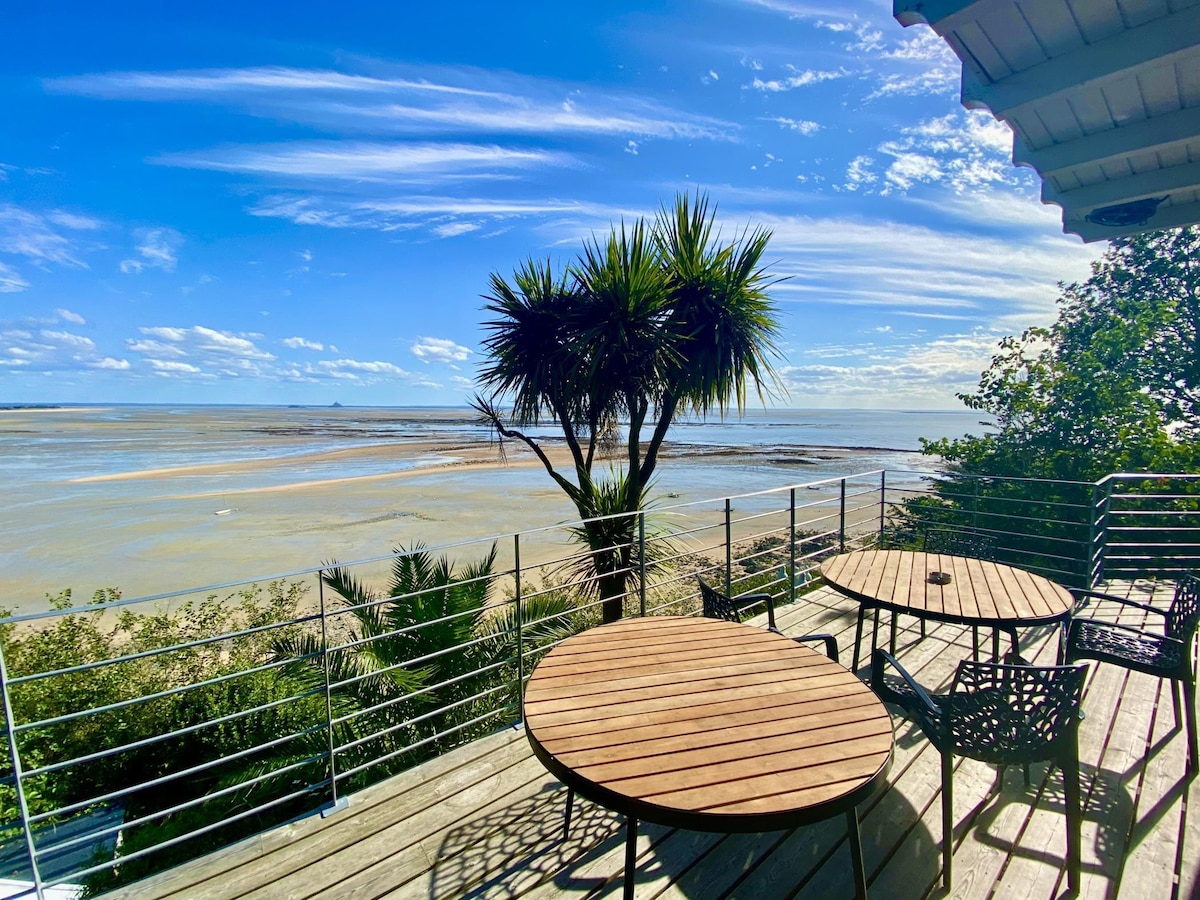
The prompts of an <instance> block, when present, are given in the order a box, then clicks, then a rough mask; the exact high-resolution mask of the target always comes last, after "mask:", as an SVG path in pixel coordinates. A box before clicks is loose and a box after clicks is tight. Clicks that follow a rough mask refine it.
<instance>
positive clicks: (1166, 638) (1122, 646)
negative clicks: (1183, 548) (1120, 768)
mask: <svg viewBox="0 0 1200 900" xmlns="http://www.w3.org/2000/svg"><path fill="white" fill-rule="evenodd" d="M1071 593H1072V594H1074V595H1075V600H1076V605H1075V609H1074V611H1073V612H1072V613H1071V618H1070V620H1068V622H1067V623H1066V625H1065V626H1064V628H1063V641H1062V644H1061V647H1060V653H1059V656H1060V659H1061V660H1062V661H1064V662H1068V663H1070V662H1075V661H1076V660H1079V659H1094V660H1096V661H1097V662H1106V663H1112V664H1113V665H1117V666H1123V667H1124V668H1126V669H1132V670H1133V671H1134V672H1143V673H1145V674H1147V675H1154V676H1157V677H1158V678H1166V679H1169V680H1170V681H1171V696H1172V699H1173V700H1174V703H1175V724H1176V726H1177V727H1183V726H1184V724H1185V722H1186V726H1187V735H1188V774H1189V775H1192V776H1194V775H1196V774H1197V772H1200V744H1198V743H1197V737H1196V671H1195V668H1194V667H1193V664H1192V641H1193V638H1194V636H1195V634H1196V624H1197V622H1198V621H1200V578H1197V577H1196V576H1195V575H1184V576H1182V577H1180V579H1179V580H1178V581H1177V582H1176V584H1175V596H1174V598H1173V599H1172V600H1171V605H1170V607H1168V608H1167V609H1160V608H1158V607H1154V606H1150V605H1148V604H1146V603H1139V602H1138V601H1136V600H1130V599H1128V598H1125V597H1115V596H1113V595H1111V594H1102V593H1099V592H1097V591H1084V590H1076V589H1072V590H1071ZM1094 601H1099V602H1103V603H1116V604H1120V606H1121V608H1122V609H1123V610H1140V611H1141V615H1142V617H1143V619H1144V621H1145V625H1141V626H1139V625H1132V624H1128V623H1124V622H1120V621H1111V620H1105V619H1099V618H1093V617H1091V616H1082V615H1080V613H1082V612H1083V611H1084V609H1086V608H1087V607H1088V606H1089V605H1091V604H1092V603H1093V602H1094ZM1155 626H1157V627H1155ZM1181 687H1182V689H1183V696H1184V699H1185V703H1184V705H1185V706H1186V707H1187V708H1186V709H1185V710H1184V711H1183V713H1184V714H1181V713H1180V709H1179V707H1180V702H1179V692H1180V688H1181Z"/></svg>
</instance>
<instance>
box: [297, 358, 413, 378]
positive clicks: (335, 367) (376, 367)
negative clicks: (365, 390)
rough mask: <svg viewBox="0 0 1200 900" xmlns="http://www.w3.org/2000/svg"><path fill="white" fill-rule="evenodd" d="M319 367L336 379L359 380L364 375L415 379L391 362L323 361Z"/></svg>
mask: <svg viewBox="0 0 1200 900" xmlns="http://www.w3.org/2000/svg"><path fill="white" fill-rule="evenodd" d="M317 366H318V367H319V368H320V369H321V370H323V371H324V372H326V373H328V374H329V375H332V376H333V377H334V378H346V379H353V380H358V379H359V378H360V377H361V376H362V375H367V376H392V377H398V378H412V377H414V376H413V374H412V373H411V372H407V371H405V370H404V369H402V368H400V367H399V366H397V365H395V364H394V363H390V362H380V361H373V362H362V361H360V360H356V359H336V360H328V359H326V360H321V362H319V363H318V364H317Z"/></svg>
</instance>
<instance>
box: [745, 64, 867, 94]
mask: <svg viewBox="0 0 1200 900" xmlns="http://www.w3.org/2000/svg"><path fill="white" fill-rule="evenodd" d="M787 68H788V71H789V72H790V74H788V75H785V76H784V77H782V78H755V79H754V80H753V81H752V82H750V84H749V85H748V87H751V88H754V89H755V90H758V91H767V92H769V93H773V94H777V93H780V92H781V91H794V90H795V89H796V88H802V87H807V86H808V85H810V84H820V83H821V82H822V81H833V80H834V79H835V78H845V77H846V76H847V75H849V74H850V73H849V72H848V71H847V70H846V69H836V70H826V71H818V70H816V69H798V68H796V67H795V66H792V65H789V66H788V67H787Z"/></svg>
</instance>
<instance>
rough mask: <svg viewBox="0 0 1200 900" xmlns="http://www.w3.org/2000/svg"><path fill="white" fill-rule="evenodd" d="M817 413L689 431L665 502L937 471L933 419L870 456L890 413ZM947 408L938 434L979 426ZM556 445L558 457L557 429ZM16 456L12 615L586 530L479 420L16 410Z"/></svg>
mask: <svg viewBox="0 0 1200 900" xmlns="http://www.w3.org/2000/svg"><path fill="white" fill-rule="evenodd" d="M803 413H804V411H782V412H772V413H761V412H760V414H759V416H758V418H756V419H753V420H752V421H751V422H750V423H749V424H748V423H747V421H746V420H744V419H743V420H738V421H736V422H728V423H717V424H718V427H716V428H712V427H709V426H710V425H711V424H712V423H695V427H691V428H689V427H688V426H687V425H684V426H682V427H678V428H676V429H674V430H673V433H672V438H673V440H670V441H669V443H668V445H667V446H666V447H665V448H664V454H663V459H662V463H661V465H660V468H659V474H658V476H657V478H656V481H655V485H654V490H653V492H652V493H653V495H654V496H655V497H657V498H658V499H657V501H656V506H657V507H658V508H665V507H667V506H677V505H679V504H687V503H690V502H695V501H700V500H706V499H711V498H720V497H724V496H729V495H737V494H744V493H748V492H751V491H760V490H765V489H768V488H777V487H783V486H785V485H790V484H797V483H804V482H809V481H813V480H817V479H820V478H828V477H837V476H839V475H847V474H852V473H855V472H862V471H866V470H870V469H877V468H883V467H886V468H889V469H907V468H922V467H923V468H926V469H928V468H930V461H929V460H928V459H927V458H925V457H921V456H920V455H919V454H918V453H915V452H914V451H915V439H914V437H913V432H914V429H917V428H920V427H922V425H921V423H919V422H914V421H912V420H904V419H901V418H899V414H895V413H883V414H882V415H884V416H885V417H886V416H887V415H891V416H893V419H894V420H895V421H896V422H897V423H899V424H898V425H897V427H896V428H895V429H894V430H893V432H891V433H894V434H895V435H896V439H895V441H894V443H896V444H900V445H901V446H895V447H886V446H884V447H871V446H866V444H869V443H872V442H874V443H881V442H882V441H880V440H879V435H880V434H882V435H884V436H885V438H886V435H887V434H888V433H889V432H887V431H886V423H884V424H882V425H881V423H880V420H879V414H872V415H870V416H864V417H863V418H862V420H861V422H857V421H856V420H855V418H854V415H853V414H852V412H848V413H841V414H840V415H839V414H830V413H828V412H827V411H826V412H815V411H814V412H810V413H807V414H803ZM934 415H935V416H936V415H940V416H942V417H943V419H944V422H943V421H942V420H937V421H936V422H935V423H934V424H935V426H936V427H935V431H936V430H938V429H939V428H942V427H949V428H951V429H954V428H957V427H958V425H959V424H960V423H961V424H962V425H963V426H965V425H966V424H968V423H969V420H965V419H963V418H962V414H961V413H943V414H934ZM947 417H948V418H947ZM924 421H925V422H928V419H926V420H924ZM881 428H883V429H885V430H883V431H878V430H879V429H881ZM869 429H875V430H876V431H870V430H869ZM949 433H961V432H957V431H953V430H952V431H951V432H949ZM541 436H542V437H543V438H546V439H548V446H549V447H550V448H551V450H552V453H553V454H554V456H555V458H556V459H561V458H562V453H563V451H562V448H561V447H559V446H558V445H557V444H555V442H554V441H553V440H552V437H553V432H552V431H550V430H549V429H542V431H541ZM822 439H824V440H822ZM839 444H840V445H839ZM904 445H907V446H904ZM0 451H2V452H0V506H2V508H3V516H0V565H2V566H3V570H4V582H5V587H6V590H5V598H4V601H3V604H2V605H4V606H5V607H7V608H8V609H10V610H14V611H18V612H23V613H29V612H36V611H38V610H41V609H44V608H46V600H45V594H46V593H52V594H53V593H57V592H58V591H60V590H62V589H64V588H71V590H72V592H73V596H74V599H75V600H76V601H77V602H84V601H86V600H87V599H88V598H89V597H90V596H91V594H92V592H93V591H95V590H97V589H100V588H107V587H116V588H119V589H120V590H121V591H122V592H123V593H124V595H125V596H126V597H134V596H144V595H154V594H160V593H167V592H172V591H180V590H185V589H189V588H195V587H200V586H204V585H211V584H222V583H226V582H236V581H244V580H251V579H258V580H265V579H266V578H269V577H270V576H273V575H279V574H284V573H288V572H293V571H298V570H302V569H308V568H312V567H316V566H318V565H321V564H323V563H325V562H328V561H330V560H334V559H336V560H339V561H341V562H347V561H351V560H359V559H368V558H374V557H379V556H383V555H385V554H387V553H389V552H391V551H392V549H393V548H394V547H396V546H397V545H401V544H403V545H405V546H411V545H412V544H413V543H415V542H422V543H424V544H425V545H427V546H431V547H437V546H442V545H449V544H459V543H463V542H469V541H471V540H472V539H477V538H478V539H482V538H485V537H487V536H490V535H496V534H511V533H512V532H516V531H524V530H528V529H534V528H540V527H543V526H551V525H554V524H557V523H561V522H567V521H572V520H574V519H575V518H576V516H575V513H574V508H573V507H572V506H571V505H570V503H569V502H568V501H567V499H566V498H565V496H564V495H563V494H562V493H561V492H560V491H559V490H558V488H557V487H556V486H555V485H554V484H553V483H552V482H551V480H550V479H549V477H548V476H547V474H546V472H545V471H544V469H543V468H542V466H541V463H540V462H538V460H537V459H536V458H535V457H534V456H533V455H532V454H531V453H529V452H528V451H527V450H524V449H523V448H521V447H520V446H519V445H516V444H513V443H511V442H509V443H507V444H506V445H505V449H504V452H503V454H502V453H501V451H500V449H499V448H498V447H497V446H496V445H495V444H494V443H493V442H492V441H491V439H490V436H489V434H488V432H487V431H486V429H484V428H483V427H482V426H480V425H479V424H478V423H476V422H475V421H474V419H473V414H472V412H471V411H470V410H469V409H450V410H447V409H381V408H353V407H340V408H327V407H321V408H318V407H303V408H288V407H219V406H196V407H167V406H107V407H98V406H96V407H64V408H60V409H14V410H3V411H0ZM830 490H832V489H830ZM812 496H813V495H805V499H812ZM663 515H664V516H666V517H667V518H671V517H675V518H676V519H678V518H679V517H681V516H684V515H685V513H683V512H670V511H667V512H665V513H663ZM482 549H486V545H485V544H482V543H481V544H478V545H471V546H470V547H469V548H467V549H464V550H463V553H464V554H466V555H467V556H470V555H472V554H478V553H479V552H482ZM532 562H534V563H536V559H534V560H532Z"/></svg>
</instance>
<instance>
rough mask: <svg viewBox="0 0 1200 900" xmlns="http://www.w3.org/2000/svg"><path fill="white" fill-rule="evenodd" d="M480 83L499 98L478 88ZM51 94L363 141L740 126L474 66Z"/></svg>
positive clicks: (216, 72) (163, 75) (226, 76)
mask: <svg viewBox="0 0 1200 900" xmlns="http://www.w3.org/2000/svg"><path fill="white" fill-rule="evenodd" d="M481 81H483V82H486V83H487V85H488V86H489V87H491V88H495V89H487V90H481V89H479V87H478V86H477V85H478V84H479V83H480V82H481ZM46 86H47V88H48V89H50V90H55V91H62V92H67V93H77V94H84V95H88V96H95V97H103V98H108V99H117V98H122V99H126V98H127V99H137V100H148V101H154V100H176V101H178V100H188V99H192V100H204V101H209V102H217V103H226V104H229V105H235V106H236V107H237V109H238V110H239V111H242V112H249V113H250V114H252V115H259V116H267V117H270V118H272V119H276V120H291V121H303V122H309V123H314V124H321V125H325V126H326V127H346V126H351V127H352V129H353V130H354V131H355V132H361V131H363V130H364V129H366V130H370V131H375V132H380V131H383V132H395V133H410V134H421V133H426V134H428V133H440V134H445V133H448V132H456V131H457V132H476V133H486V134H498V133H514V132H520V133H536V134H547V135H549V134H557V133H563V132H583V133H594V134H636V135H643V136H654V137H660V138H666V139H671V138H685V139H696V138H704V139H714V140H716V139H726V138H728V137H729V136H730V135H731V134H732V133H734V132H736V131H737V126H736V125H733V124H732V123H729V122H722V121H719V120H716V119H713V118H711V117H708V116H702V115H694V114H689V113H684V112H680V111H678V110H674V109H671V108H669V107H665V106H662V105H661V104H659V103H658V102H656V101H654V100H651V99H647V98H645V97H641V96H638V95H630V94H616V93H613V94H609V93H601V92H599V91H597V89H596V88H595V86H594V85H590V84H589V85H573V84H568V83H563V82H557V81H552V80H547V79H539V78H532V77H529V76H522V75H516V74H513V73H510V72H501V71H489V72H482V71H481V70H479V69H476V68H470V67H436V66H428V65H423V66H421V67H420V69H419V71H418V70H416V69H414V70H413V71H412V76H411V77H406V76H396V77H390V78H381V77H367V76H359V75H350V74H345V73H341V72H333V71H328V70H304V69H283V68H268V67H260V68H248V69H209V70H198V71H186V72H115V73H109V74H100V75H85V76H81V77H75V78H62V79H52V80H50V81H48V82H46ZM564 97H566V98H567V99H565V100H564V99H563V98H564Z"/></svg>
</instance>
